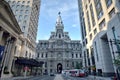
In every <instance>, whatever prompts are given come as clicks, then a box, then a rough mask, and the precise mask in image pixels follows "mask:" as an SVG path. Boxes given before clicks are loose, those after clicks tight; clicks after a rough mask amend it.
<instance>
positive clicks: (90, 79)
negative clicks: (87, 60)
mask: <svg viewBox="0 0 120 80" xmlns="http://www.w3.org/2000/svg"><path fill="white" fill-rule="evenodd" d="M87 78H88V80H111V77H100V76H92V75H89V76H88V77H87Z"/></svg>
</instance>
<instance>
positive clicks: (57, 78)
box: [54, 74, 64, 80]
mask: <svg viewBox="0 0 120 80" xmlns="http://www.w3.org/2000/svg"><path fill="white" fill-rule="evenodd" d="M54 80H64V79H63V78H62V76H61V75H60V74H57V75H56V76H55V78H54Z"/></svg>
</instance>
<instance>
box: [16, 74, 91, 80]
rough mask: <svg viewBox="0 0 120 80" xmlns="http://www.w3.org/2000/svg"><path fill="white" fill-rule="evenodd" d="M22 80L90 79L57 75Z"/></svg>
mask: <svg viewBox="0 0 120 80" xmlns="http://www.w3.org/2000/svg"><path fill="white" fill-rule="evenodd" d="M17 80H19V79H17ZM22 80H89V79H88V78H86V77H84V78H81V77H71V76H65V75H61V74H56V75H55V76H49V75H44V76H35V77H31V78H29V79H22Z"/></svg>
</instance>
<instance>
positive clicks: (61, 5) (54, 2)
mask: <svg viewBox="0 0 120 80" xmlns="http://www.w3.org/2000/svg"><path fill="white" fill-rule="evenodd" d="M44 1H45V2H47V3H44V4H43V6H42V10H43V11H44V12H45V13H47V15H46V16H49V17H53V16H56V15H57V13H58V12H59V11H60V12H61V13H62V16H63V17H64V18H63V19H67V18H69V17H71V16H73V15H75V13H76V12H77V10H78V6H77V1H76V0H70V1H64V0H44ZM70 14H72V15H70Z"/></svg>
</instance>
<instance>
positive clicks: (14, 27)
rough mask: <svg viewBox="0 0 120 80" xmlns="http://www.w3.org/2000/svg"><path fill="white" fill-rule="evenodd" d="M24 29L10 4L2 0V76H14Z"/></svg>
mask: <svg viewBox="0 0 120 80" xmlns="http://www.w3.org/2000/svg"><path fill="white" fill-rule="evenodd" d="M20 34H22V31H21V29H20V26H19V25H18V23H17V20H16V18H15V16H14V14H13V12H12V10H11V8H10V6H9V4H8V3H7V2H6V1H4V0H0V66H1V67H0V78H5V77H11V76H12V70H11V69H12V65H13V59H14V54H15V51H16V43H19V40H20Z"/></svg>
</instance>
